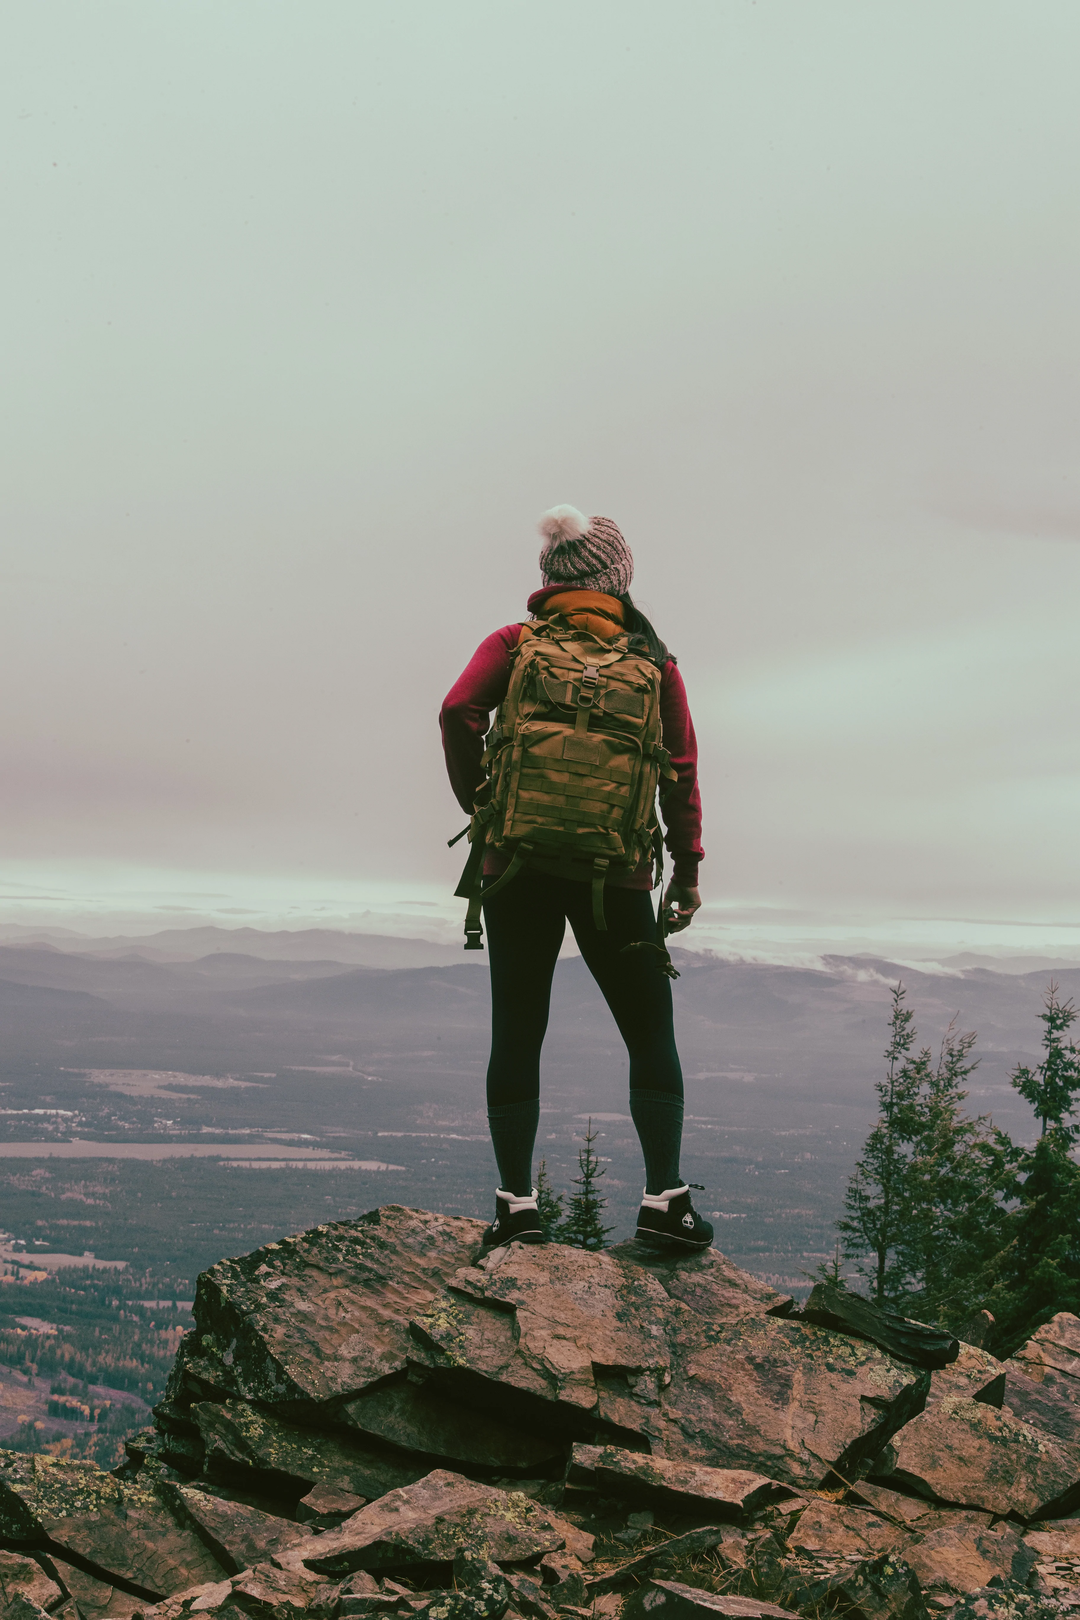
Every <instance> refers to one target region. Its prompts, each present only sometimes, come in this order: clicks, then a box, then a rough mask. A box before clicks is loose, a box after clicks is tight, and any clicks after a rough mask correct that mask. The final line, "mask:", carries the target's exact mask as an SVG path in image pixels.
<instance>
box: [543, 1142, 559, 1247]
mask: <svg viewBox="0 0 1080 1620" xmlns="http://www.w3.org/2000/svg"><path fill="white" fill-rule="evenodd" d="M562 1212H563V1201H562V1193H557V1192H555V1191H553V1189H552V1186H551V1180H550V1178H549V1176H548V1173H547V1160H546V1159H541V1160H540V1165H539V1168H538V1169H537V1172H536V1213H537V1215H538V1216H539V1218H540V1225H541V1227H542V1228H543V1231H544V1236H545V1237H546V1238H547V1239H548V1241H549V1242H550V1241H551V1239H552V1238H553V1237H554V1236H555V1235H556V1232H557V1230H558V1226H559V1222H560V1221H561V1220H562Z"/></svg>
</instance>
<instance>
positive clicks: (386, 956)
mask: <svg viewBox="0 0 1080 1620" xmlns="http://www.w3.org/2000/svg"><path fill="white" fill-rule="evenodd" d="M0 940H6V941H8V942H9V943H11V944H14V945H30V944H33V943H34V942H35V941H40V942H41V943H42V944H43V945H45V946H46V948H50V949H54V950H60V951H65V952H77V953H78V954H79V955H81V956H106V957H107V956H121V957H123V956H141V957H143V958H144V959H145V960H146V961H151V962H193V961H195V960H197V959H198V958H199V957H204V956H211V955H215V954H218V953H221V952H226V953H228V954H230V955H237V954H239V955H244V956H254V957H258V958H260V959H261V960H263V961H277V962H319V961H332V962H345V963H348V964H350V965H351V966H353V967H439V966H441V965H442V964H443V963H449V962H457V961H459V960H460V958H461V947H460V945H436V944H433V943H432V942H431V941H430V940H426V939H399V938H397V937H396V936H394V935H391V934H350V933H345V932H344V931H342V930H338V929H334V928H301V929H284V928H283V929H277V930H274V931H267V930H264V929H260V928H214V927H206V928H163V929H162V930H161V931H160V932H159V933H156V934H112V935H106V936H103V937H100V938H99V937H95V936H93V935H90V934H80V933H77V932H76V931H75V930H74V929H70V928H26V927H23V926H20V925H17V924H10V923H9V924H7V925H5V926H3V927H0Z"/></svg>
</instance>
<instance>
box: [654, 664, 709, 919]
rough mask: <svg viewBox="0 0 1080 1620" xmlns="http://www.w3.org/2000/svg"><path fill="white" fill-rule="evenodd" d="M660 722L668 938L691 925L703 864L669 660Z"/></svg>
mask: <svg viewBox="0 0 1080 1620" xmlns="http://www.w3.org/2000/svg"><path fill="white" fill-rule="evenodd" d="M660 723H661V725H662V726H663V730H664V747H665V748H666V749H667V751H668V753H669V754H670V755H671V764H672V768H673V769H674V771H675V774H676V777H677V780H676V781H674V782H667V783H666V784H665V785H664V792H663V794H662V796H661V801H660V809H661V814H662V816H663V819H664V826H665V829H666V833H665V837H664V843H665V844H666V845H667V848H668V851H669V853H670V855H671V859H672V864H673V872H672V877H671V882H670V883H669V884H668V887H667V892H666V893H665V895H664V906H665V910H666V911H667V914H668V918H669V920H668V921H667V922H666V925H665V926H666V929H667V932H668V933H669V934H678V933H681V932H682V930H683V929H684V928H688V927H689V926H690V923H691V922H692V921H693V917H694V913H695V911H697V910H698V909H699V908H700V906H701V895H700V894H699V892H698V862H699V861H702V860H704V858H705V851H704V850H703V849H702V847H701V791H700V789H699V787H698V774H697V767H698V748H697V737H696V736H695V734H694V722H693V720H692V719H691V716H690V704H689V702H688V701H687V697H686V687H685V686H684V685H683V678H682V676H681V675H680V673H679V668H678V665H677V664H675V663H673V662H672V661H671V660H669V661H668V662H667V663H666V664H665V665H664V669H663V673H662V675H661V678H660Z"/></svg>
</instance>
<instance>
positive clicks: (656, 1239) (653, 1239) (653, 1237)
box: [637, 1226, 712, 1250]
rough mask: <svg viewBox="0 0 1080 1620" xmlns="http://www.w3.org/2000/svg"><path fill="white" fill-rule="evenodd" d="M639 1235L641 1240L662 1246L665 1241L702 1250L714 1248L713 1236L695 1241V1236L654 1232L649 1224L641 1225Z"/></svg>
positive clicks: (686, 1247)
mask: <svg viewBox="0 0 1080 1620" xmlns="http://www.w3.org/2000/svg"><path fill="white" fill-rule="evenodd" d="M637 1235H638V1239H639V1240H640V1242H642V1243H650V1244H653V1245H654V1246H658V1247H661V1248H662V1247H663V1245H664V1244H665V1243H680V1244H681V1245H682V1247H683V1248H684V1249H698V1250H701V1249H711V1248H712V1238H709V1240H708V1241H707V1242H705V1243H702V1242H701V1241H700V1240H698V1241H695V1239H694V1238H684V1237H676V1236H675V1234H674V1233H670V1234H669V1233H667V1232H654V1231H653V1229H652V1228H651V1227H649V1226H639V1227H638V1229H637Z"/></svg>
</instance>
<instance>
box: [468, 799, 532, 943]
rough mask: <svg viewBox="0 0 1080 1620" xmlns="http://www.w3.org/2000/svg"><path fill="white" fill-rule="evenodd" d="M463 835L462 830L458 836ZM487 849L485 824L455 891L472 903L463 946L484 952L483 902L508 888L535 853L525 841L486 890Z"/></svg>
mask: <svg viewBox="0 0 1080 1620" xmlns="http://www.w3.org/2000/svg"><path fill="white" fill-rule="evenodd" d="M460 836H461V834H460V833H459V834H458V837H460ZM453 842H454V843H456V842H457V839H454V840H453ZM486 848H487V828H486V827H485V828H484V830H483V832H482V833H481V834H480V835H479V837H477V838H475V839H474V840H473V845H472V848H471V849H470V850H469V858H468V860H467V861H466V862H465V870H464V871H463V872H462V874H461V879H460V881H459V883H458V886H457V888H456V889H455V890H454V893H455V895H457V897H458V899H459V900H467V901H468V902H469V909H468V910H467V911H466V913H465V946H464V949H465V950H467V951H482V950H483V948H484V940H483V934H484V927H483V924H482V922H481V921H480V918H481V914H482V910H483V905H484V901H485V900H490V899H491V897H492V895H495V894H498V892H499V890H500V889H505V887H506V885H507V884H508V883H510V882H511V881H512V880H513V879H514V878H516V877H517V875H518V873H519V872H520V871H521V868H522V867H523V866H524V865H525V862H526V861H527V860H528V858H529V856H530V855H531V854H532V852H533V846H532V845H531V844H522V846H521V848H520V849H519V850H517V851H516V852H515V854H514V858H513V860H512V861H511V862H510V865H509V866H508V867H507V868H506V871H505V872H503V873H502V874H501V875H500V876H499V877H497V878H496V879H495V882H494V883H489V884H488V886H487V888H486V889H485V888H484V851H485V849H486Z"/></svg>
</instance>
